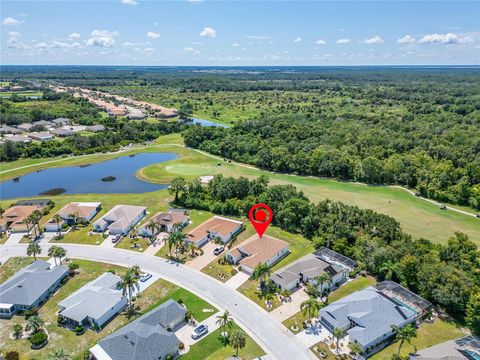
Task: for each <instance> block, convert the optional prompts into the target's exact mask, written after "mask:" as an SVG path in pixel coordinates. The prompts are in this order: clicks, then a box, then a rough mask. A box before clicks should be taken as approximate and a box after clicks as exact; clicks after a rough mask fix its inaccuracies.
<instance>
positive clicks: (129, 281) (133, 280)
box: [122, 268, 140, 309]
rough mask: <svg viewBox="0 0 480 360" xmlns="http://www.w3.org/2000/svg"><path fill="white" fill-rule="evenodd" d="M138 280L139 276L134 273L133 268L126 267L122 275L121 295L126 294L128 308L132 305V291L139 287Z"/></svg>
mask: <svg viewBox="0 0 480 360" xmlns="http://www.w3.org/2000/svg"><path fill="white" fill-rule="evenodd" d="M138 280H139V277H138V275H137V274H136V272H135V270H134V269H132V268H130V269H127V271H126V272H125V274H124V275H123V276H122V294H123V296H127V299H128V308H129V309H131V307H132V295H133V292H134V291H135V290H137V291H138V290H139V289H140V285H139V284H138Z"/></svg>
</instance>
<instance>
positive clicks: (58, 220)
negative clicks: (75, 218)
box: [53, 214, 63, 234]
mask: <svg viewBox="0 0 480 360" xmlns="http://www.w3.org/2000/svg"><path fill="white" fill-rule="evenodd" d="M62 220H63V219H62V217H61V216H60V215H58V214H55V215H53V221H55V224H57V234H60V233H61V232H62V229H61V228H60V223H61V222H62Z"/></svg>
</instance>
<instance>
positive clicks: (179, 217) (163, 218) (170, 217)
mask: <svg viewBox="0 0 480 360" xmlns="http://www.w3.org/2000/svg"><path fill="white" fill-rule="evenodd" d="M187 220H188V216H187V215H185V214H183V213H181V212H180V211H168V212H159V213H157V214H155V215H154V216H152V217H151V218H150V219H149V220H147V221H146V223H145V224H148V223H149V222H150V221H153V222H155V223H157V224H160V225H170V224H178V223H183V222H185V221H187Z"/></svg>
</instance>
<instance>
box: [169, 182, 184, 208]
mask: <svg viewBox="0 0 480 360" xmlns="http://www.w3.org/2000/svg"><path fill="white" fill-rule="evenodd" d="M186 190H187V181H186V180H185V178H183V177H176V178H175V179H173V180H172V182H171V183H170V187H169V188H168V192H169V193H170V194H175V200H174V203H175V204H177V203H178V194H179V193H180V192H182V191H186Z"/></svg>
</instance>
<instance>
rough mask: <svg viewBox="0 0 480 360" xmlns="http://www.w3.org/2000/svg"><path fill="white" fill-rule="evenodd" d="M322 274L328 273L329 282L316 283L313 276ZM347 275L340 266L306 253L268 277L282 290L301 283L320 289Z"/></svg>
mask: <svg viewBox="0 0 480 360" xmlns="http://www.w3.org/2000/svg"><path fill="white" fill-rule="evenodd" d="M323 274H328V276H329V277H330V282H331V284H330V282H324V283H322V284H317V282H316V280H315V278H317V277H318V276H321V275H323ZM347 276H348V272H346V271H344V269H342V268H341V267H339V266H337V265H332V264H329V263H328V262H326V261H323V260H321V259H319V258H318V257H316V256H315V255H313V254H308V255H305V256H304V257H302V258H300V259H298V260H296V261H295V262H293V263H291V264H290V265H287V266H284V267H283V268H281V269H279V270H277V271H275V272H274V273H273V274H272V275H271V276H270V279H271V280H272V281H273V282H274V283H275V284H277V285H278V286H279V287H280V288H281V289H283V290H290V291H291V290H293V289H295V288H297V287H298V286H300V284H302V283H304V284H306V283H313V284H314V285H315V286H317V287H318V288H319V290H320V291H322V290H323V289H325V288H328V287H330V286H331V287H332V288H333V287H335V286H336V284H339V283H341V282H343V281H344V280H345V279H346V278H347Z"/></svg>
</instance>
